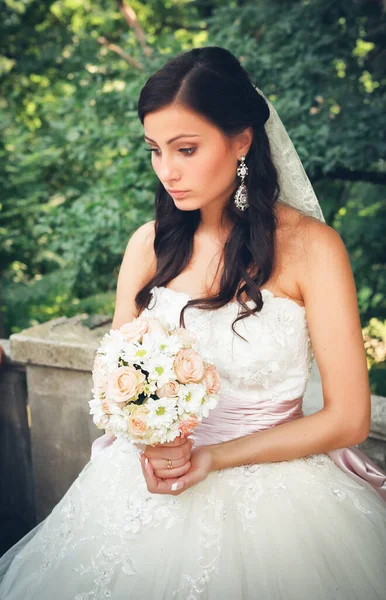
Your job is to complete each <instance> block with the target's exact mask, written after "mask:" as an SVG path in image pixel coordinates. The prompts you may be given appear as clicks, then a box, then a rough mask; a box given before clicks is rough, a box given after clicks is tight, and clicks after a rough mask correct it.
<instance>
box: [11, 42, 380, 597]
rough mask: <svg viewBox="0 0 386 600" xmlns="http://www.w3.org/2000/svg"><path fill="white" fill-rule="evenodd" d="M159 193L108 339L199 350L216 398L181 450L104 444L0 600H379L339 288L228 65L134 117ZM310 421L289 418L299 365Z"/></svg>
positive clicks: (217, 64)
mask: <svg viewBox="0 0 386 600" xmlns="http://www.w3.org/2000/svg"><path fill="white" fill-rule="evenodd" d="M138 114H139V118H140V120H141V122H142V124H143V126H144V136H145V141H146V143H147V144H148V145H149V148H148V149H149V151H150V152H151V162H152V166H153V169H154V171H155V173H156V175H157V177H158V179H159V183H158V187H157V190H156V199H155V220H154V221H151V222H149V223H145V224H144V225H142V226H141V227H140V228H139V229H138V230H137V231H136V232H135V233H134V234H133V236H132V237H131V239H130V241H129V243H128V245H127V248H126V251H125V254H124V258H123V261H122V265H121V269H120V273H119V278H118V286H117V298H116V309H115V314H114V319H113V328H119V327H120V326H121V325H122V324H123V323H126V322H128V321H131V320H132V319H133V318H135V317H136V316H138V314H141V315H142V316H143V317H146V316H162V318H164V319H167V320H168V322H169V323H170V324H171V325H178V324H181V325H183V326H186V328H187V329H190V330H193V331H195V332H196V333H198V334H199V336H200V339H201V342H202V343H203V344H204V346H206V347H207V348H208V349H209V350H210V352H211V353H212V356H213V360H214V362H215V364H216V367H217V370H218V372H219V374H220V377H221V382H222V383H221V386H222V387H221V395H220V401H219V403H218V405H217V407H216V408H215V409H213V410H212V411H211V413H210V414H209V417H208V418H207V419H205V420H203V421H202V423H200V424H199V426H198V427H197V428H196V430H194V432H193V434H191V435H190V436H189V437H187V438H186V439H184V438H178V439H176V440H175V441H173V442H169V443H167V444H162V445H158V446H154V447H150V446H146V447H144V448H142V451H141V449H140V448H138V447H136V446H133V445H131V444H129V443H127V442H126V441H124V440H122V439H114V438H110V437H108V436H106V435H105V436H102V437H101V438H99V439H98V440H97V441H96V442H95V443H94V445H93V449H92V450H93V452H92V459H91V460H90V461H89V463H88V464H87V465H86V466H85V467H84V469H83V470H82V472H81V473H80V474H79V476H78V477H77V479H76V480H75V482H74V483H73V484H72V486H71V487H70V489H69V490H68V492H67V493H66V494H65V496H64V497H63V498H62V500H61V501H60V502H59V503H58V504H57V505H56V506H55V508H54V509H53V511H52V513H51V514H50V515H49V516H48V517H47V518H46V519H45V520H44V521H43V522H42V523H40V524H39V525H38V526H37V527H35V529H33V530H32V531H31V532H30V533H29V534H27V535H26V536H25V537H24V538H23V539H22V540H20V542H18V544H16V545H15V546H14V547H13V548H11V549H10V550H9V551H8V552H7V553H6V554H5V556H4V557H3V558H2V559H1V560H0V577H2V583H1V584H0V599H1V600H5V599H7V600H25V599H28V600H52V598H55V599H56V600H70V599H71V600H91V599H93V600H96V599H101V600H102V599H107V598H111V599H113V600H126V599H130V600H172V599H176V600H193V599H198V598H200V599H208V600H219V599H220V598H221V599H222V600H231V599H232V600H235V599H242V600H255V599H257V598H259V599H261V600H295V599H296V600H303V599H304V600H306V599H309V598H310V597H311V596H313V597H314V598H316V599H317V600H327V599H328V600H332V599H336V600H338V599H339V600H363V599H364V598H366V600H385V599H386V568H385V566H386V503H385V500H386V474H385V473H383V472H382V471H381V470H380V469H378V468H377V467H376V465H375V464H374V463H372V461H370V459H369V458H368V457H367V456H366V455H365V454H363V453H362V452H361V451H359V450H358V449H356V448H354V446H355V444H358V443H360V442H362V441H363V440H365V439H366V437H367V435H368V433H369V426H370V406H371V405H370V391H369V381H368V373H367V368H366V360H365V355H364V348H363V340H362V334H361V326H360V320H359V314H358V308H357V300H356V288H355V283H354V279H353V275H352V271H351V268H350V262H349V258H348V255H347V251H346V249H345V247H344V244H343V242H342V240H341V238H340V236H339V235H338V233H336V232H335V231H334V230H333V229H332V228H331V227H329V226H327V225H326V224H325V222H324V218H323V214H322V211H321V208H320V206H319V204H318V201H317V198H316V196H315V194H314V191H313V189H312V186H311V184H310V182H309V180H308V178H307V176H306V174H305V172H304V169H303V167H302V165H301V162H300V160H299V158H298V156H297V153H296V151H295V149H294V147H293V145H292V143H291V141H290V139H289V137H288V134H287V133H286V131H285V128H284V126H283V124H282V123H281V121H280V118H279V116H278V115H277V113H276V111H275V109H274V107H273V106H272V105H271V103H270V102H269V101H268V100H267V98H266V97H265V96H264V94H263V93H262V92H261V91H260V90H259V89H258V88H255V87H254V86H253V85H252V83H251V82H250V80H249V78H248V75H247V74H246V72H245V71H244V69H243V68H242V67H241V65H240V63H239V62H238V60H237V59H236V58H235V57H234V56H233V55H232V54H231V53H230V52H228V51H227V50H225V49H223V48H219V47H207V48H200V49H195V50H192V51H189V52H184V53H182V54H180V55H178V56H176V57H175V58H174V59H172V60H170V61H169V62H168V63H167V64H166V65H165V66H164V67H163V68H161V69H160V70H159V71H158V72H156V73H155V74H154V75H153V76H152V77H150V79H149V80H148V81H147V82H146V84H145V86H144V87H143V89H142V91H141V95H140V98H139V104H138ZM314 358H316V360H317V364H318V367H319V370H320V373H321V378H322V385H323V397H324V406H323V409H322V410H320V411H318V412H316V413H314V414H312V415H309V416H304V415H303V412H302V399H303V395H304V392H305V390H306V386H307V381H308V377H309V374H310V370H311V366H312V361H313V359H314Z"/></svg>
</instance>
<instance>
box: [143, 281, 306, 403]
mask: <svg viewBox="0 0 386 600" xmlns="http://www.w3.org/2000/svg"><path fill="white" fill-rule="evenodd" d="M152 295H153V298H152V300H151V301H150V304H149V308H147V309H145V310H144V311H143V313H142V315H143V316H146V315H148V316H159V317H162V318H164V319H166V320H167V321H168V323H169V325H170V326H174V325H176V324H177V325H178V323H179V316H180V311H181V309H182V307H183V306H184V305H185V304H186V302H187V301H188V300H189V299H190V296H189V295H188V294H186V293H185V292H176V291H174V290H172V289H170V288H165V287H154V288H153V289H152ZM262 296H263V302H264V306H263V308H262V310H261V311H260V312H259V313H256V315H250V316H248V317H247V318H245V319H242V320H241V321H238V322H237V323H236V325H235V329H236V331H238V332H239V333H240V334H241V335H242V336H243V337H244V338H245V340H246V341H244V340H242V339H241V338H239V337H238V336H237V335H235V334H234V332H233V331H232V329H231V325H232V322H233V321H234V320H235V318H236V316H237V310H238V307H239V305H238V304H237V303H235V302H230V303H228V304H226V305H225V306H223V307H221V308H219V309H216V310H205V309H200V308H196V307H190V308H188V309H187V310H186V311H185V326H186V328H187V329H191V330H193V331H195V332H196V333H197V334H198V335H199V337H200V340H201V342H202V344H203V347H206V348H208V350H209V352H210V355H211V358H212V360H213V362H214V364H215V365H216V367H217V370H218V372H219V375H220V377H221V392H222V393H224V394H227V395H232V396H233V397H234V398H235V399H238V400H240V402H242V403H243V404H245V403H247V404H248V403H252V404H253V405H255V404H256V403H257V402H259V401H271V402H280V401H286V400H292V399H295V398H299V397H301V396H303V394H304V392H305V389H306V386H307V381H308V378H309V375H310V371H311V367H312V361H313V358H314V354H313V351H312V346H311V342H310V337H309V331H308V324H307V319H306V311H305V308H304V307H302V306H300V305H298V304H297V303H296V302H294V301H293V300H291V299H289V298H282V297H279V296H274V294H273V293H272V292H270V291H269V290H267V289H263V290H262ZM247 303H248V304H250V305H251V306H253V305H254V303H253V301H248V302H247Z"/></svg>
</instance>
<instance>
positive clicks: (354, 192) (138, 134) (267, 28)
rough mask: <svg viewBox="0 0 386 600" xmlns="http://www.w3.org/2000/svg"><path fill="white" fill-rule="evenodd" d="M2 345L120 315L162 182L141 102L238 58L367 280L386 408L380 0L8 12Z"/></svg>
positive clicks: (71, 6) (374, 371)
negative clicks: (130, 264)
mask: <svg viewBox="0 0 386 600" xmlns="http://www.w3.org/2000/svg"><path fill="white" fill-rule="evenodd" d="M0 8H1V23H0V81H1V89H0V111H1V119H0V204H1V213H0V236H1V245H0V264H1V290H0V294H1V312H0V338H8V337H9V335H10V334H11V333H16V332H19V331H21V330H22V329H24V328H28V327H31V326H32V325H36V324H38V323H43V322H45V321H48V320H50V319H53V318H56V317H61V316H67V317H71V316H73V315H76V314H79V313H83V312H87V313H91V314H105V315H106V314H107V315H109V314H112V313H113V307H114V293H115V285H116V279H117V273H118V268H119V265H120V261H121V259H122V255H123V252H124V249H125V245H126V243H127V241H128V239H129V237H130V235H131V233H132V232H133V231H134V230H135V229H136V228H137V227H138V226H140V225H141V224H142V223H143V222H145V221H146V220H149V219H152V218H153V201H154V189H155V182H156V180H155V175H154V173H153V171H152V168H151V164H150V159H149V155H148V153H147V152H146V151H145V147H146V146H145V143H144V141H143V131H142V126H141V124H140V122H139V120H138V118H137V115H136V104H137V98H138V95H139V92H140V89H141V87H142V85H143V84H144V82H145V80H146V79H147V78H148V77H149V76H150V74H151V73H153V72H154V71H155V70H156V69H157V68H159V67H160V66H161V65H163V64H164V63H165V62H166V61H167V60H168V59H169V57H171V56H173V55H175V54H177V53H178V52H180V51H182V50H185V49H191V48H193V47H199V46H203V45H220V46H223V47H225V48H228V49H229V50H230V51H232V52H233V53H234V54H235V55H236V56H237V57H238V58H239V60H240V61H241V63H242V65H243V66H244V67H245V68H246V70H247V71H248V73H249V74H250V76H251V79H252V82H253V83H255V84H256V85H258V86H259V87H260V88H261V89H262V90H263V91H264V93H265V94H266V95H267V96H268V97H269V99H270V100H271V101H272V102H273V104H274V105H275V107H276V109H277V110H278V112H279V114H280V116H281V118H282V120H283V123H284V125H285V126H286V128H287V130H288V132H289V134H290V136H291V138H292V140H293V142H294V144H295V147H296V149H297V151H298V153H299V156H300V158H301V160H302V161H303V164H304V166H305V168H306V170H307V173H308V175H309V177H310V179H311V181H312V183H313V185H314V187H315V190H316V192H317V194H318V197H319V200H320V203H321V206H322V209H323V211H324V215H325V217H326V220H327V222H328V223H329V224H330V225H332V226H333V227H334V228H335V229H337V230H338V231H339V233H340V234H341V236H342V238H343V240H344V242H345V244H346V247H347V249H348V252H349V255H350V259H351V265H352V269H353V272H354V276H355V280H356V284H357V292H358V304H359V308H360V314H361V321H362V326H363V336H364V344H365V346H366V352H367V357H368V368H369V372H370V381H371V389H372V392H373V393H376V394H382V395H384V396H386V377H385V365H386V363H385V355H386V303H385V296H386V267H385V256H386V202H385V197H386V169H385V149H386V137H385V131H386V114H385V106H386V92H385V79H386V74H385V64H386V22H385V2H383V1H381V0H370V1H365V0H353V1H351V2H347V0H298V1H296V0H270V1H269V2H266V1H263V0H254V1H242V0H239V1H238V2H236V1H230V2H226V3H225V2H221V0H166V1H163V2H161V1H160V0H146V2H145V1H143V2H142V1H138V0H134V1H132V2H114V1H112V0H110V1H107V0H92V1H91V0H56V1H51V0H1V1H0Z"/></svg>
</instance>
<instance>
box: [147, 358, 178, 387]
mask: <svg viewBox="0 0 386 600" xmlns="http://www.w3.org/2000/svg"><path fill="white" fill-rule="evenodd" d="M173 364H174V358H173V357H172V356H167V354H156V355H155V356H153V357H151V358H150V359H149V361H148V362H147V364H146V370H147V371H148V372H149V379H151V380H152V381H156V382H157V384H158V387H159V388H161V387H162V386H163V385H165V384H166V383H168V382H169V381H170V380H171V379H175V374H174V369H173Z"/></svg>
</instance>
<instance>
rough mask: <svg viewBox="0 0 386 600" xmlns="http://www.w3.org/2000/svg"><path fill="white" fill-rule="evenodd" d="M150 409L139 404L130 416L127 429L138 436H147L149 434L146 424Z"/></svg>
mask: <svg viewBox="0 0 386 600" xmlns="http://www.w3.org/2000/svg"><path fill="white" fill-rule="evenodd" d="M148 412H149V411H148V410H147V408H146V407H145V406H139V407H138V408H137V409H135V410H134V411H133V412H132V413H131V415H130V416H129V418H128V424H127V429H128V432H129V433H130V434H131V435H134V436H136V437H141V438H143V437H146V434H147V425H146V416H147V414H148Z"/></svg>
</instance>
